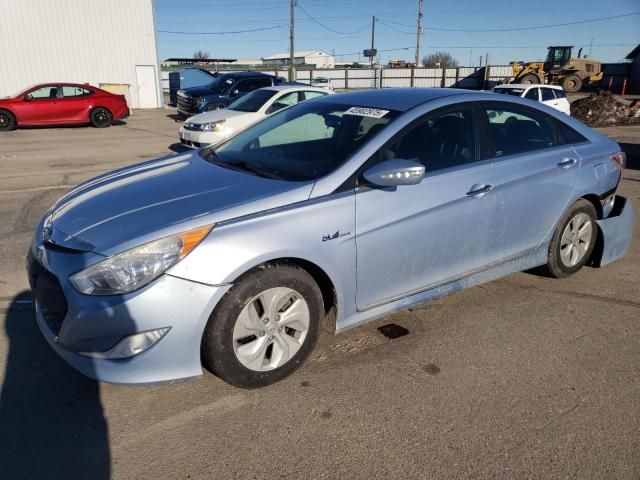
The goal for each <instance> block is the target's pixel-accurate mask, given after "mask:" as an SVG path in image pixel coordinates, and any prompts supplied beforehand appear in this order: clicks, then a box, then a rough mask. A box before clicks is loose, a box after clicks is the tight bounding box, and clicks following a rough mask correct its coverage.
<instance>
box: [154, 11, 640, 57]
mask: <svg viewBox="0 0 640 480" xmlns="http://www.w3.org/2000/svg"><path fill="white" fill-rule="evenodd" d="M423 3H424V7H423V8H424V20H423V26H424V27H425V31H424V34H423V35H422V40H421V56H423V54H426V53H430V52H434V51H436V50H445V51H448V52H450V53H451V54H452V55H453V56H454V57H455V58H457V59H458V61H459V62H460V64H461V65H469V62H470V61H471V64H473V65H476V64H477V63H478V58H479V57H480V56H481V55H482V56H483V57H484V55H485V54H487V53H488V54H489V63H493V64H506V63H508V62H509V61H511V60H535V59H538V58H543V57H544V56H545V54H546V47H547V46H548V45H552V44H556V45H576V46H582V47H584V50H583V51H584V53H589V50H590V47H589V45H590V44H591V43H592V44H593V47H592V48H591V56H592V57H594V58H597V59H599V60H602V61H604V62H618V61H620V60H621V59H623V58H624V57H625V55H626V54H627V53H629V52H630V51H631V50H632V48H633V47H634V46H635V45H637V44H638V43H640V15H633V16H627V17H623V18H613V19H608V20H603V21H597V22H593V23H581V24H576V25H569V26H562V27H552V28H540V29H530V30H522V29H520V28H521V27H538V26H546V25H554V24H559V23H568V22H580V21H583V20H591V19H596V18H602V17H612V16H616V15H624V14H629V13H633V12H640V0H610V1H608V2H604V1H602V0H564V1H558V0H555V1H552V0H538V1H536V2H533V1H519V0H494V1H483V2H480V1H477V0H456V1H455V2H451V1H447V0H424V2H423ZM298 4H299V5H300V6H301V8H296V50H324V51H326V52H329V53H334V54H335V55H336V56H337V60H338V61H357V60H358V59H359V57H358V55H357V54H355V55H342V54H349V53H354V52H359V51H361V50H362V49H365V48H369V46H370V42H371V16H372V15H375V16H376V17H377V18H378V19H379V21H378V22H377V23H376V48H378V49H379V50H392V51H388V52H382V53H381V61H382V62H383V63H386V62H387V61H388V60H389V59H405V60H412V59H413V58H414V55H415V41H416V34H415V32H416V27H415V25H416V18H417V9H418V0H394V1H389V0H299V1H298ZM307 14H308V15H310V16H311V17H313V18H315V20H316V21H314V20H312V19H311V18H309V16H308V15H307ZM156 23H157V29H158V47H159V56H160V59H161V60H162V59H165V58H168V57H190V56H192V55H193V53H194V52H195V51H196V50H199V49H202V50H205V51H207V52H209V54H210V56H211V57H218V58H259V57H265V56H268V55H271V54H274V53H279V52H286V51H288V48H289V31H288V23H289V1H288V0H225V1H219V0H189V1H188V2H184V1H183V2H178V1H175V0H173V1H172V0H156ZM321 24H322V25H321ZM259 28H264V29H266V28H268V30H262V31H257V32H248V33H233V34H224V35H206V34H204V32H237V31H243V30H252V29H259ZM430 29H434V30H430ZM436 29H445V30H476V31H443V30H436ZM497 29H516V30H512V31H489V30H497ZM166 32H183V33H166ZM188 33H198V34H195V35H190V34H188ZM360 60H361V61H365V59H363V58H362V57H360Z"/></svg>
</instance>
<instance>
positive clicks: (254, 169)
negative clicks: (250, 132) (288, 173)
mask: <svg viewBox="0 0 640 480" xmlns="http://www.w3.org/2000/svg"><path fill="white" fill-rule="evenodd" d="M210 158H211V161H213V162H214V163H217V164H218V165H221V166H229V167H231V168H234V169H236V170H241V171H242V170H244V171H246V172H251V173H255V174H256V175H258V176H260V177H265V178H271V179H274V180H284V178H283V176H282V173H281V172H280V171H279V170H275V169H272V168H268V167H262V166H259V165H255V164H253V163H249V162H247V161H245V160H235V161H229V160H222V159H221V158H220V157H219V156H218V155H217V154H216V153H215V152H214V151H213V150H212V151H211V155H210Z"/></svg>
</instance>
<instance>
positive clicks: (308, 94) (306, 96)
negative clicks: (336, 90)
mask: <svg viewBox="0 0 640 480" xmlns="http://www.w3.org/2000/svg"><path fill="white" fill-rule="evenodd" d="M326 95H327V94H326V93H322V92H310V91H305V92H304V99H305V100H311V99H312V98H318V97H324V96H326Z"/></svg>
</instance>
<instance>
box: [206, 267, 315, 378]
mask: <svg viewBox="0 0 640 480" xmlns="http://www.w3.org/2000/svg"><path fill="white" fill-rule="evenodd" d="M323 312H324V310H323V303H322V294H321V293H320V289H319V288H318V286H317V284H316V283H315V281H314V280H313V278H312V277H311V275H309V274H308V273H307V272H306V271H305V270H303V269H301V268H299V267H296V266H293V265H278V266H266V267H264V268H259V269H256V270H254V271H252V272H250V273H248V274H246V275H244V276H242V277H240V279H239V280H238V281H237V282H235V283H234V285H233V287H232V288H231V290H229V292H227V294H226V295H225V296H224V298H223V299H222V300H221V302H220V303H219V304H218V306H217V307H216V309H215V311H214V312H213V314H212V315H211V317H210V318H209V322H208V324H207V327H206V329H205V333H204V337H203V341H202V358H203V363H204V366H205V367H206V368H207V369H209V370H210V371H211V372H213V373H214V374H215V375H217V376H218V377H220V378H221V379H222V380H224V381H226V382H228V383H230V384H232V385H235V386H237V387H241V388H258V387H263V386H266V385H270V384H272V383H274V382H277V381H279V380H281V379H283V378H285V377H286V376H287V375H289V374H290V373H292V372H293V371H294V370H296V369H297V368H298V367H299V366H300V365H301V364H302V363H303V362H304V360H305V359H306V358H307V357H308V356H309V354H310V353H311V351H312V350H313V347H314V345H315V343H316V340H317V338H318V332H319V325H320V321H321V319H322V314H323Z"/></svg>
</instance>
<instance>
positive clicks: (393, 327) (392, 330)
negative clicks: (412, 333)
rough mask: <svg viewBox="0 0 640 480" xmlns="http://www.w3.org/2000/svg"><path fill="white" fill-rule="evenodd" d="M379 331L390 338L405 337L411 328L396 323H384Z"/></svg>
mask: <svg viewBox="0 0 640 480" xmlns="http://www.w3.org/2000/svg"><path fill="white" fill-rule="evenodd" d="M378 331H379V332H380V333H381V334H382V335H384V336H385V337H387V338H388V339H389V340H394V339H396V338H400V337H404V336H405V335H407V334H408V333H409V330H407V329H406V328H404V327H401V326H400V325H397V324H395V323H387V324H386V325H382V326H381V327H378Z"/></svg>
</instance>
